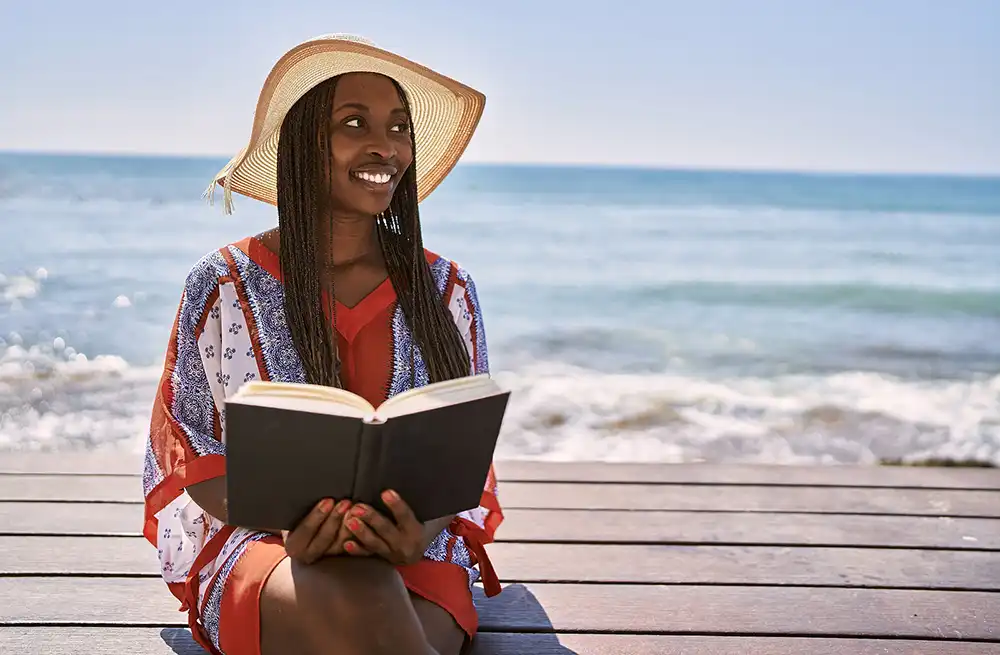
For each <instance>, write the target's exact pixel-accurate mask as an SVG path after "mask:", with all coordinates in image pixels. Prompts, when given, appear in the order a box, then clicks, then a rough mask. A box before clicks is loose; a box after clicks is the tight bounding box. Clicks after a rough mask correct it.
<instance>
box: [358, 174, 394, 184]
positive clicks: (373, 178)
mask: <svg viewBox="0 0 1000 655" xmlns="http://www.w3.org/2000/svg"><path fill="white" fill-rule="evenodd" d="M354 176H355V177H357V178H358V179H361V180H364V181H365V182H371V183H372V184H388V183H389V180H391V179H392V176H391V175H389V174H388V173H366V172H364V171H361V172H358V173H355V174H354Z"/></svg>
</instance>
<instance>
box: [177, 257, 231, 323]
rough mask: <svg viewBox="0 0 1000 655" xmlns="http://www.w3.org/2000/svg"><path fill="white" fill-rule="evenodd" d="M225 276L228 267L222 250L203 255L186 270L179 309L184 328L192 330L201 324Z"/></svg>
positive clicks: (227, 272)
mask: <svg viewBox="0 0 1000 655" xmlns="http://www.w3.org/2000/svg"><path fill="white" fill-rule="evenodd" d="M227 275H229V265H228V264H227V263H226V258H225V257H224V256H223V254H222V249H217V250H213V251H211V252H208V253H205V254H204V255H202V256H201V257H200V258H199V259H198V260H197V261H196V262H195V263H194V265H193V266H191V268H190V269H188V272H187V275H186V276H185V278H184V292H183V298H182V302H181V309H180V314H181V315H180V320H181V322H182V324H184V326H185V327H187V328H189V329H194V328H195V327H197V326H199V325H200V324H201V323H202V322H203V318H204V314H205V312H206V311H207V310H208V308H209V306H210V305H211V304H212V303H213V302H214V301H215V300H216V299H217V298H218V295H219V281H220V279H221V278H223V277H225V276H227Z"/></svg>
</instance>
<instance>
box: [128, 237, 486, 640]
mask: <svg viewBox="0 0 1000 655" xmlns="http://www.w3.org/2000/svg"><path fill="white" fill-rule="evenodd" d="M427 260H428V263H429V264H430V265H431V270H432V273H433V274H434V278H435V281H436V282H437V284H438V290H439V292H440V293H441V298H442V302H444V303H446V305H447V307H448V308H449V310H450V312H451V315H452V317H453V318H454V319H455V321H456V324H457V326H458V327H459V332H460V333H461V334H462V336H463V339H464V342H465V344H466V348H467V349H468V351H469V353H470V373H486V372H488V358H487V351H486V341H485V333H484V329H483V325H482V316H481V311H480V307H479V300H478V297H477V295H476V289H475V284H474V283H473V281H472V278H471V277H470V276H469V275H468V273H466V272H465V271H464V270H463V269H462V268H461V267H459V266H458V265H456V264H455V263H453V262H450V261H448V260H445V259H443V258H441V257H439V256H437V255H435V254H433V253H429V252H428V253H427ZM280 281H281V274H280V266H279V263H278V257H277V255H275V254H274V253H273V252H271V251H270V250H268V249H267V248H266V247H265V246H264V245H263V244H262V243H261V242H260V241H259V240H257V239H244V240H243V241H240V242H239V243H236V244H233V245H231V246H228V247H226V248H223V249H221V250H219V251H216V252H215V253H210V254H209V255H207V256H206V257H205V258H203V259H202V261H201V262H199V264H197V265H196V266H195V267H194V268H193V269H192V271H191V273H190V274H189V276H188V280H187V283H186V285H185V292H184V296H183V298H182V301H181V307H180V310H179V312H178V317H177V321H176V323H175V326H174V332H173V334H172V337H171V340H170V345H169V348H168V352H167V359H166V365H165V368H164V374H163V378H162V380H161V384H160V388H159V392H158V394H157V399H156V403H155V405H154V411H153V421H152V425H151V429H150V436H149V442H148V444H147V454H146V464H145V468H144V475H143V482H144V491H145V498H146V526H145V530H144V533H145V535H146V537H147V539H148V540H149V541H150V542H151V543H152V544H154V545H156V546H157V547H158V550H159V554H160V561H161V570H162V573H163V577H164V579H165V581H166V582H167V583H168V586H169V587H170V589H171V591H172V592H173V593H174V594H175V595H176V596H177V597H178V599H179V600H181V602H182V608H183V609H186V610H187V611H188V612H189V618H190V623H191V627H192V632H193V634H194V636H195V637H196V639H198V641H199V642H200V643H202V645H203V646H205V647H206V648H207V649H209V650H211V651H213V652H218V653H229V654H243V653H249V654H254V655H255V654H256V653H259V649H260V608H259V602H260V593H261V590H262V589H263V586H264V583H265V582H266V580H267V578H268V576H269V575H270V573H271V572H272V571H273V570H274V567H275V566H277V565H278V563H279V562H280V561H281V560H282V559H284V558H285V557H286V554H285V550H284V546H283V544H282V542H281V539H280V538H279V537H276V536H274V535H269V534H266V533H261V532H254V531H250V530H246V529H242V528H235V527H234V526H226V525H223V524H222V523H221V522H219V521H217V520H216V519H214V518H212V517H211V516H209V515H208V514H206V513H204V512H203V511H202V510H201V508H199V507H198V506H197V505H196V504H194V502H193V501H192V500H191V499H190V497H189V496H188V495H187V494H186V493H185V492H184V491H183V488H184V487H186V486H190V485H192V484H195V483H197V482H200V481H202V480H206V479H209V478H212V477H215V476H218V475H221V474H222V473H224V470H225V469H224V457H225V446H224V438H225V415H224V412H223V411H221V410H220V408H222V407H224V400H225V398H226V397H228V396H229V395H231V394H232V393H235V391H236V390H237V389H238V388H239V386H240V383H241V382H245V381H249V380H254V379H265V380H268V379H269V380H280V381H287V382H303V381H304V372H303V370H302V365H301V361H300V360H299V359H298V357H297V353H296V352H295V350H294V346H293V345H292V344H291V337H290V333H289V332H288V327H287V323H286V321H285V318H284V309H283V296H282V288H281V282H280ZM336 314H337V320H336V327H337V333H338V335H337V336H338V346H339V352H340V357H341V382H342V384H343V386H344V388H346V389H348V390H350V391H352V392H354V393H356V394H358V395H360V396H362V397H364V398H365V399H366V400H368V401H369V402H370V403H372V404H373V405H375V406H378V405H379V404H381V403H382V402H383V401H385V400H386V399H387V398H389V397H391V396H393V395H395V394H397V393H399V392H401V391H404V390H406V389H407V388H409V385H410V380H411V375H410V373H411V372H410V355H409V353H410V350H409V349H410V347H411V346H412V345H413V341H412V336H411V334H410V331H409V329H408V327H407V326H406V322H405V319H404V318H403V316H402V311H401V309H400V308H399V305H398V303H397V301H396V294H395V290H394V289H393V286H392V284H391V282H390V281H389V280H386V281H385V282H384V283H382V284H381V285H380V286H379V287H378V288H376V289H375V290H374V291H372V292H371V293H370V294H369V295H367V296H366V297H365V298H364V299H362V300H361V301H360V302H358V303H357V304H356V305H355V306H354V307H347V306H345V305H343V304H342V303H340V302H339V301H337V305H336ZM417 352H418V355H419V349H418V351H417ZM416 379H417V383H418V385H419V384H421V383H425V382H426V379H427V373H426V367H424V366H423V363H422V359H421V358H420V357H419V356H418V357H417V367H416ZM496 491H497V490H496V480H495V476H494V475H493V472H492V470H491V472H490V475H489V479H488V481H487V484H486V488H485V489H484V490H483V496H482V500H481V501H480V507H478V508H477V509H475V510H471V511H469V512H463V513H462V514H461V515H459V517H457V518H456V519H455V520H454V521H452V523H451V525H450V526H449V527H448V528H447V529H446V530H444V531H442V533H441V534H439V535H438V536H437V538H436V539H435V540H434V541H433V542H432V543H431V545H430V546H429V547H428V549H427V551H426V552H425V555H424V558H423V559H422V560H421V561H420V562H418V563H417V564H414V565H412V566H407V567H400V569H399V571H400V574H401V575H402V578H403V581H404V582H405V584H406V586H407V588H408V589H410V591H412V592H413V593H416V594H418V595H420V596H422V597H424V598H427V599H428V600H430V601H432V602H434V603H436V604H437V605H439V606H441V607H443V608H444V609H445V610H447V611H448V612H449V613H450V614H451V615H452V616H453V617H454V618H455V621H456V622H457V623H458V624H459V625H460V626H461V627H462V629H463V630H464V631H465V632H466V633H467V634H468V635H469V636H470V637H471V636H473V635H474V634H475V632H476V628H477V625H478V617H477V614H476V610H475V607H474V605H473V602H472V594H471V584H472V582H474V581H475V580H476V579H477V578H479V576H480V574H481V575H482V580H483V583H484V586H485V588H486V590H487V593H488V594H490V595H492V594H494V593H498V592H499V583H498V581H497V578H496V575H495V573H494V572H493V569H492V566H491V565H490V563H489V559H488V557H487V556H486V553H485V550H484V549H483V545H484V544H486V543H489V542H490V541H492V539H493V534H494V531H495V530H496V527H497V526H498V525H499V524H500V522H501V521H502V520H503V514H502V512H501V510H500V506H499V503H498V502H497V497H496Z"/></svg>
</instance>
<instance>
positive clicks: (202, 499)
mask: <svg viewBox="0 0 1000 655" xmlns="http://www.w3.org/2000/svg"><path fill="white" fill-rule="evenodd" d="M186 490H187V492H188V495H189V496H191V500H193V501H194V502H195V503H197V504H198V507H200V508H202V509H203V510H205V512H207V513H208V514H209V515H210V516H212V517H213V518H215V519H218V520H219V521H222V522H223V523H225V522H226V517H228V516H229V511H228V509H227V505H226V476H225V475H220V476H219V477H217V478H210V479H208V480H204V481H202V482H199V483H197V484H193V485H191V486H190V487H187V488H186Z"/></svg>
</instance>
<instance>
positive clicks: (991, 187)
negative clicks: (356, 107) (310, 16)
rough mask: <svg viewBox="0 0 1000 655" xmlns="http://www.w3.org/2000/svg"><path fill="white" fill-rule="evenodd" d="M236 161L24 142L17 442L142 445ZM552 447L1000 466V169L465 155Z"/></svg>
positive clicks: (465, 196)
mask: <svg viewBox="0 0 1000 655" xmlns="http://www.w3.org/2000/svg"><path fill="white" fill-rule="evenodd" d="M224 163H225V162H224V161H223V160H211V159H179V158H124V157H122V158H112V157H68V156H66V157H63V156H29V155H0V448H100V447H113V448H123V447H124V448H134V447H136V444H138V443H139V441H140V440H141V435H142V432H143V430H144V428H145V422H146V420H147V417H148V412H149V405H150V402H151V399H152V389H153V386H154V385H155V381H156V378H157V376H158V373H159V370H158V368H159V365H160V361H161V358H162V353H163V349H164V346H165V344H166V339H167V334H168V331H169V328H170V325H171V321H172V319H173V314H174V311H175V310H176V305H177V302H178V299H179V294H180V289H181V283H182V281H183V278H184V275H185V274H186V272H187V270H188V268H189V267H190V266H191V265H192V264H193V263H194V262H195V261H196V260H197V259H198V258H199V257H200V256H201V255H202V254H204V253H205V252H207V251H208V250H210V249H212V248H215V247H218V246H219V245H222V244H224V243H227V242H229V241H233V240H236V239H239V238H241V237H242V236H245V235H247V234H252V233H255V232H258V231H260V230H262V229H264V228H266V227H268V226H270V225H272V224H273V222H274V220H275V219H274V212H273V209H272V208H270V207H267V206H264V205H261V204H259V203H255V202H253V201H250V200H246V199H243V198H240V197H237V202H236V213H235V215H233V216H224V215H223V214H222V212H221V208H220V207H219V206H218V205H217V206H216V207H214V208H213V207H209V206H208V205H207V204H206V203H204V202H203V201H202V200H201V193H202V191H203V189H204V187H205V186H206V184H207V180H208V179H210V177H211V176H212V174H213V173H214V172H215V171H216V170H217V169H218V168H219V167H221V165H222V164H224ZM422 219H423V223H424V234H425V240H426V242H427V244H428V246H429V247H430V248H432V249H433V250H436V251H437V252H440V253H441V254H443V255H445V256H448V257H450V258H453V259H457V260H458V261H459V262H460V263H461V264H463V265H464V266H465V267H466V268H468V269H469V270H470V271H471V272H472V274H473V275H474V277H475V278H476V281H477V285H478V287H479V291H480V296H481V300H482V302H483V305H484V311H485V312H486V322H487V332H488V336H489V340H490V348H491V357H492V361H493V368H494V370H495V371H496V372H497V374H498V376H499V377H500V378H501V379H502V380H503V381H504V383H505V384H508V385H509V386H511V387H512V388H513V389H514V391H515V396H514V400H513V401H512V405H511V413H510V415H509V419H508V421H507V425H506V427H505V434H504V436H503V439H502V442H501V446H500V450H501V454H502V455H504V456H516V457H545V458H554V459H606V460H655V461H674V460H694V459H706V460H712V461H779V462H793V461H841V462H869V461H873V460H874V458H877V457H896V456H926V455H937V456H952V457H979V458H986V459H993V460H995V461H998V462H1000V179H990V178H950V177H926V176H925V177H888V176H846V175H841V176H834V175H807V174H775V173H738V172H690V171H654V170H627V169H585V168H579V169H576V168H545V167H500V166H471V165H466V166H460V167H459V168H458V169H457V170H456V171H455V172H454V174H453V175H452V176H451V177H449V178H448V180H446V181H445V183H444V184H443V185H442V186H441V187H440V188H439V189H438V190H437V191H435V193H434V194H433V195H432V196H431V197H430V198H429V199H428V200H427V201H426V202H425V203H424V204H423V205H422Z"/></svg>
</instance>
